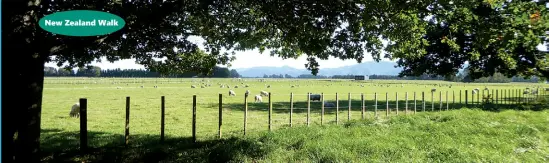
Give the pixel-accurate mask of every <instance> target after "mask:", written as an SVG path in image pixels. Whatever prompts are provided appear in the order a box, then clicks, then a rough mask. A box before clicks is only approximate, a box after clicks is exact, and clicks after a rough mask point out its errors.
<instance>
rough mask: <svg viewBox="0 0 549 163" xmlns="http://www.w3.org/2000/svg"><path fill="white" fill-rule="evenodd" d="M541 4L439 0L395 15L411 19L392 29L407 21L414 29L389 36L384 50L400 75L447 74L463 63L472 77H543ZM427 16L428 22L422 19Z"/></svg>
mask: <svg viewBox="0 0 549 163" xmlns="http://www.w3.org/2000/svg"><path fill="white" fill-rule="evenodd" d="M546 3H547V2H546V1H503V0H490V1H451V0H443V1H438V4H437V5H436V6H437V7H430V8H427V9H423V10H419V12H409V13H403V14H400V15H399V16H398V17H399V18H406V19H410V22H413V23H405V24H401V25H396V26H395V28H397V27H402V26H406V25H411V27H413V28H414V29H417V30H414V31H413V32H403V33H402V34H400V35H390V36H389V37H388V38H389V40H391V42H390V44H389V46H388V48H387V53H388V54H389V55H390V57H391V58H398V65H399V66H402V67H403V68H404V70H403V71H402V72H401V73H400V75H412V76H417V75H421V74H424V73H434V74H439V75H451V74H456V73H457V72H458V69H459V68H462V66H463V65H464V64H465V63H466V62H468V64H469V67H470V72H469V75H468V76H469V77H470V78H471V79H472V80H474V79H478V78H481V77H489V76H491V75H493V74H495V73H496V72H499V73H502V74H504V75H506V76H507V77H512V76H517V75H520V76H534V75H536V76H545V77H548V76H549V62H548V61H547V57H548V56H549V54H548V53H547V52H543V51H539V50H538V49H537V48H536V46H538V45H539V44H543V43H544V42H546V41H548V39H547V38H548V37H547V34H546V31H548V30H549V24H548V23H546V22H549V14H548V13H547V7H546ZM408 10H413V9H408ZM428 16H432V18H431V19H429V21H422V20H424V19H427V17H428ZM416 22H417V23H416ZM404 29H407V27H405V28H404ZM404 31H406V30H404Z"/></svg>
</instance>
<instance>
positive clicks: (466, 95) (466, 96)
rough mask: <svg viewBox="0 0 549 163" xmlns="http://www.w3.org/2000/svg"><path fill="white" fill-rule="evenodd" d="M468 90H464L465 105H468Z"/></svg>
mask: <svg viewBox="0 0 549 163" xmlns="http://www.w3.org/2000/svg"><path fill="white" fill-rule="evenodd" d="M467 91H468V90H465V106H468V105H469V103H468V102H469V97H468V95H469V94H468V93H467Z"/></svg>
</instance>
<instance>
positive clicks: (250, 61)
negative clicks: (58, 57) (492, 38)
mask: <svg viewBox="0 0 549 163" xmlns="http://www.w3.org/2000/svg"><path fill="white" fill-rule="evenodd" d="M188 40H190V41H193V42H195V43H197V44H198V45H199V46H201V45H202V44H201V42H202V41H203V40H202V39H201V38H198V37H190V38H188ZM538 49H540V50H546V49H545V46H543V45H539V46H538ZM235 56H236V60H235V61H233V62H232V66H231V68H250V67H258V66H272V67H282V66H289V67H293V68H297V69H305V66H304V64H306V63H307V60H306V56H301V57H299V58H298V59H286V60H283V59H281V58H279V57H271V56H270V55H269V52H268V51H265V52H264V53H263V54H260V53H259V50H251V51H243V52H242V51H238V52H236V55H235ZM103 60H104V62H101V63H97V62H92V65H95V66H99V67H101V68H102V69H115V68H120V69H143V68H144V67H143V65H139V64H136V63H135V60H134V59H126V60H120V61H116V62H114V63H110V62H108V61H106V59H103ZM371 60H372V57H371V55H370V54H365V58H364V60H363V61H371ZM385 61H389V60H386V59H385ZM319 64H320V66H321V68H336V67H343V66H348V65H354V64H357V62H356V61H355V60H340V59H335V58H333V57H331V58H330V59H328V60H319ZM46 66H50V67H57V66H56V63H46Z"/></svg>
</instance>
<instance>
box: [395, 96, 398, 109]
mask: <svg viewBox="0 0 549 163" xmlns="http://www.w3.org/2000/svg"><path fill="white" fill-rule="evenodd" d="M395 101H396V105H395V108H396V115H398V92H395Z"/></svg>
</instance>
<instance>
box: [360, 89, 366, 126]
mask: <svg viewBox="0 0 549 163" xmlns="http://www.w3.org/2000/svg"><path fill="white" fill-rule="evenodd" d="M360 101H361V102H360V105H361V107H362V109H361V110H362V119H363V120H364V112H365V111H366V106H365V105H366V104H364V93H360Z"/></svg>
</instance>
